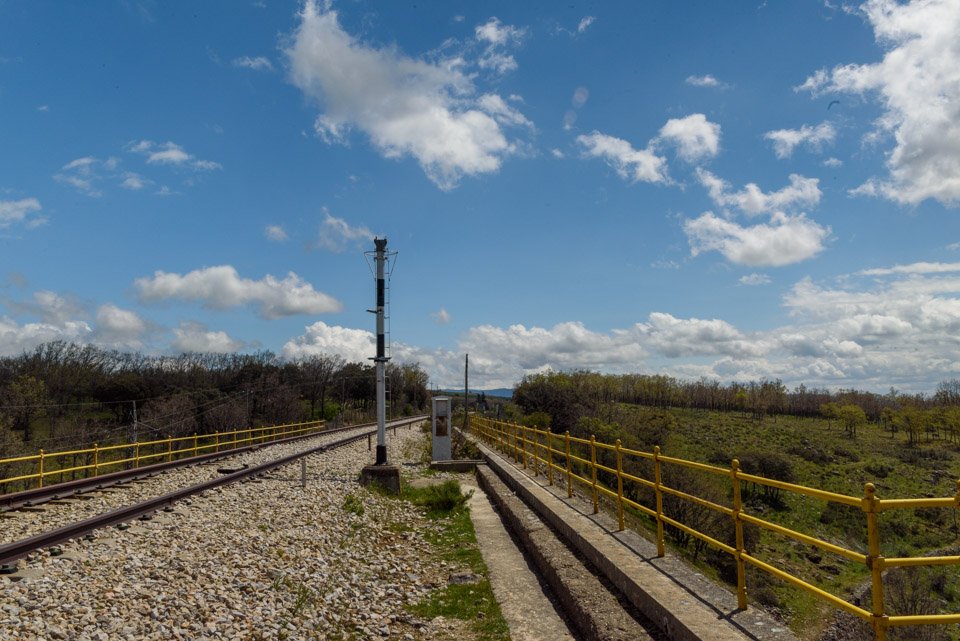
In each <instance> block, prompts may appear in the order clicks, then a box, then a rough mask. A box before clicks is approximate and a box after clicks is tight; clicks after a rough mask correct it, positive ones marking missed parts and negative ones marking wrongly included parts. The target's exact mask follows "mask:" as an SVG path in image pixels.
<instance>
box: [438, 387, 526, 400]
mask: <svg viewBox="0 0 960 641" xmlns="http://www.w3.org/2000/svg"><path fill="white" fill-rule="evenodd" d="M440 391H441V392H443V393H444V394H449V395H450V396H458V395H459V396H463V388H461V389H444V390H440ZM480 392H483V393H484V394H486V395H487V396H496V397H498V398H513V388H510V387H498V388H497V389H471V390H470V395H471V396H473V395H475V394H479V393H480Z"/></svg>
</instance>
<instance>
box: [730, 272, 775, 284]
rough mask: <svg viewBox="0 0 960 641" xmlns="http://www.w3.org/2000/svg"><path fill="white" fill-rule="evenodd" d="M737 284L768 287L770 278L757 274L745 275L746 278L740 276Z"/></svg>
mask: <svg viewBox="0 0 960 641" xmlns="http://www.w3.org/2000/svg"><path fill="white" fill-rule="evenodd" d="M737 282H739V283H740V284H741V285H749V286H755V285H769V284H770V277H769V276H767V275H766V274H758V273H756V272H754V273H753V274H747V275H746V276H741V277H740V279H739V280H738V281H737Z"/></svg>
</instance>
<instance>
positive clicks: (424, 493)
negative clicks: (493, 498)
mask: <svg viewBox="0 0 960 641" xmlns="http://www.w3.org/2000/svg"><path fill="white" fill-rule="evenodd" d="M471 496H473V491H470V492H468V493H467V494H464V493H462V492H461V491H460V484H459V483H458V482H457V481H445V482H444V483H441V484H440V485H430V486H427V487H425V488H422V489H420V490H416V491H415V493H414V494H413V496H412V497H411V500H412V501H413V503H414V505H419V506H420V507H424V508H426V509H427V514H428V515H430V516H434V517H436V516H445V515H447V514H450V513H452V512H456V511H458V510H462V509H464V508H465V507H466V505H467V501H468V500H470V497H471Z"/></svg>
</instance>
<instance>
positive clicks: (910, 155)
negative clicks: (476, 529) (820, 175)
mask: <svg viewBox="0 0 960 641" xmlns="http://www.w3.org/2000/svg"><path fill="white" fill-rule="evenodd" d="M861 9H862V12H863V13H864V15H865V16H866V18H867V19H868V20H869V22H870V24H871V25H872V26H873V30H874V37H875V38H876V40H877V42H878V44H879V45H880V46H881V47H883V49H884V50H885V53H884V55H883V59H882V60H880V61H879V62H873V63H865V64H857V63H849V64H844V65H839V66H836V67H834V68H833V69H831V70H826V69H821V70H819V71H817V72H816V73H814V74H813V75H811V76H810V77H809V78H807V80H806V81H805V82H804V83H803V84H802V85H801V86H800V87H798V88H797V89H798V90H807V91H811V92H813V93H814V94H815V95H817V94H822V93H828V92H829V93H853V94H859V95H870V96H874V97H876V99H877V100H878V101H879V102H880V104H881V105H882V106H883V114H882V115H881V116H880V118H879V119H878V120H877V121H876V124H877V130H876V131H875V132H874V135H873V136H872V137H874V138H877V137H884V136H888V137H889V138H890V139H892V140H893V141H894V145H893V148H892V149H891V150H890V151H889V153H888V155H887V169H888V170H889V175H888V176H887V177H886V178H877V177H875V178H873V179H871V180H869V181H868V182H867V183H865V185H864V187H863V188H862V189H858V190H854V191H853V193H854V194H861V195H873V196H880V197H883V198H887V199H889V200H892V201H895V202H898V203H902V204H911V205H913V204H917V203H920V202H922V201H923V200H926V199H928V198H933V199H936V200H938V201H940V202H941V203H943V204H944V205H956V204H957V203H960V46H958V43H960V1H958V0H925V1H917V2H910V3H900V2H895V1H893V0H869V1H868V2H866V3H865V4H864V5H863V6H862V8H861Z"/></svg>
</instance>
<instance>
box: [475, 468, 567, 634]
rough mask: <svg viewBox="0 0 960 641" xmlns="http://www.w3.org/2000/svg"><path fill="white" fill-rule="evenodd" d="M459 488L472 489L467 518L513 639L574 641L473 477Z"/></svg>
mask: <svg viewBox="0 0 960 641" xmlns="http://www.w3.org/2000/svg"><path fill="white" fill-rule="evenodd" d="M460 487H462V488H463V490H464V492H469V491H470V490H473V496H472V497H470V503H469V505H470V520H471V521H473V528H474V530H476V532H477V543H478V545H479V546H480V553H481V555H482V556H483V561H484V562H485V563H486V564H487V569H488V571H489V576H490V585H491V587H492V588H493V594H494V596H495V597H496V598H497V602H498V603H499V604H500V610H501V611H502V612H503V618H504V619H505V620H506V622H507V625H508V626H509V627H510V638H511V639H512V641H554V640H556V641H573V639H574V637H573V635H571V633H570V630H569V628H568V627H567V624H566V623H564V621H563V619H562V618H561V616H560V615H559V614H558V613H557V610H556V608H554V605H553V603H552V602H551V601H550V598H549V597H548V596H547V595H546V593H545V592H544V590H543V587H542V586H541V585H540V581H539V580H538V579H537V577H536V575H535V574H534V573H533V570H531V569H530V566H529V565H528V564H527V560H526V558H524V556H523V553H522V552H521V551H520V550H519V549H518V548H517V546H516V544H515V543H514V542H513V539H511V538H510V534H509V533H508V532H507V530H506V528H505V527H504V525H503V522H502V521H501V520H500V516H499V515H498V514H497V512H496V511H495V510H494V509H493V505H492V504H491V503H490V499H488V498H487V495H486V494H485V493H484V492H483V490H481V489H480V488H479V487H477V485H476V482H475V481H474V480H473V479H470V480H461V481H460Z"/></svg>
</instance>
